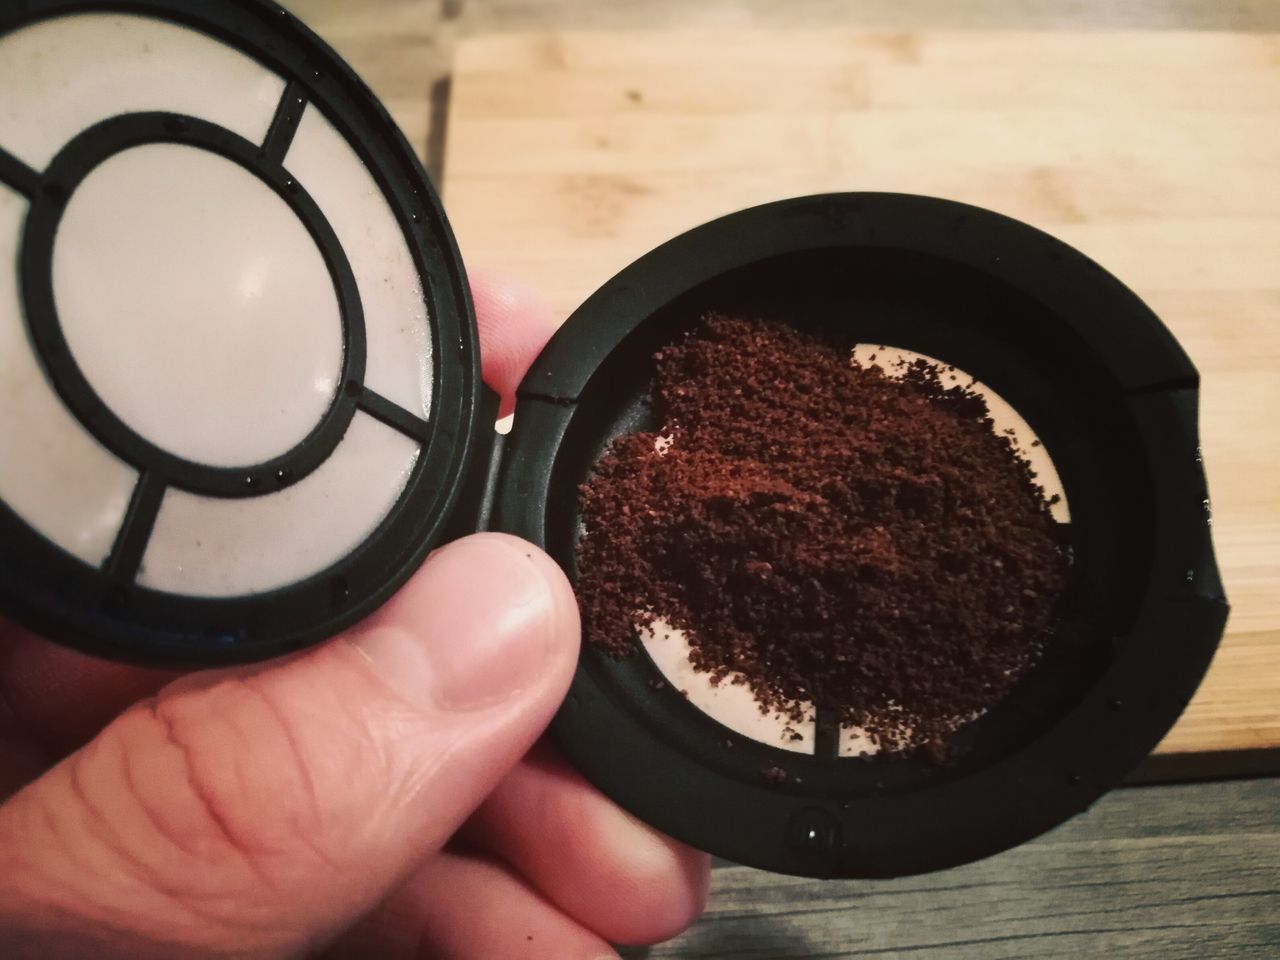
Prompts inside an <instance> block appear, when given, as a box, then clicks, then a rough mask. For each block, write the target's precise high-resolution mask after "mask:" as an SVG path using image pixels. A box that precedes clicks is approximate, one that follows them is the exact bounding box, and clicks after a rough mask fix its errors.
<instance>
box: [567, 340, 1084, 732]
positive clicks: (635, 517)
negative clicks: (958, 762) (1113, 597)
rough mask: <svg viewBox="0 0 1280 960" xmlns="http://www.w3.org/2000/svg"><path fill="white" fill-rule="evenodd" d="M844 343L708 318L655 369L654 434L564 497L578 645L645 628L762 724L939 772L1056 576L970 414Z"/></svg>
mask: <svg viewBox="0 0 1280 960" xmlns="http://www.w3.org/2000/svg"><path fill="white" fill-rule="evenodd" d="M852 346H853V345H852V344H849V343H845V344H839V343H833V342H829V341H826V340H823V339H819V338H817V337H815V336H810V335H807V334H802V333H800V332H797V331H796V330H795V329H793V328H791V327H788V326H785V325H782V324H779V323H775V322H766V321H757V320H747V319H738V318H732V317H726V316H716V315H712V316H707V317H705V318H704V319H703V320H702V322H701V324H700V326H699V327H698V328H697V329H696V330H695V331H694V332H693V333H691V334H690V335H688V336H687V337H686V338H685V339H683V340H682V341H681V342H679V343H677V344H675V345H673V346H670V347H668V348H665V349H663V350H662V351H660V352H659V353H658V354H656V356H655V364H656V377H655V388H654V401H655V404H656V407H657V411H658V413H659V415H660V416H661V417H662V418H663V421H664V424H665V425H664V426H663V428H662V430H661V431H660V432H659V433H641V434H632V435H629V436H624V437H621V438H619V439H618V440H617V441H616V442H615V443H614V444H613V445H612V446H611V448H610V449H609V451H608V452H607V453H606V455H605V456H604V457H603V458H602V459H601V461H600V462H599V464H598V465H597V468H596V471H595V473H594V475H593V477H592V478H591V480H590V481H589V482H588V483H587V484H585V485H584V486H583V487H582V488H581V506H582V515H583V521H584V531H585V532H584V535H583V537H582V539H581V541H580V545H579V570H580V574H579V580H578V593H579V597H580V599H581V603H582V610H583V616H584V625H585V631H586V636H587V638H588V640H589V642H591V643H593V644H596V645H597V646H600V647H603V648H604V649H606V650H608V651H610V652H611V653H614V654H617V655H626V654H628V653H629V652H632V651H634V650H635V649H636V644H637V643H638V639H637V630H636V628H637V625H647V624H652V622H653V621H654V620H655V619H662V620H664V621H666V622H667V623H669V624H671V625H672V626H673V627H675V628H677V629H680V630H683V631H685V632H686V634H687V635H688V638H689V641H690V644H691V647H692V653H691V659H692V661H693V663H694V665H695V667H697V668H699V669H701V670H704V671H707V672H709V673H710V674H711V677H712V680H713V682H721V681H724V680H725V679H730V680H731V681H732V682H740V683H746V684H748V685H749V686H750V689H751V690H752V691H753V692H754V694H755V696H756V698H757V700H758V701H759V702H760V705H761V709H762V710H767V711H773V710H776V711H780V712H781V713H782V714H784V715H785V716H786V717H787V718H788V719H789V720H791V721H793V722H798V721H802V720H804V719H807V717H806V713H807V708H806V707H805V706H804V705H805V704H806V703H815V702H817V703H823V704H828V705H830V706H832V707H834V708H836V709H838V710H839V712H840V715H841V718H842V720H843V722H845V723H847V724H852V725H856V726H858V727H861V728H863V729H864V730H865V731H867V733H868V734H869V735H870V737H871V739H872V740H873V742H875V743H876V744H877V745H878V746H879V747H880V750H881V752H882V753H885V754H894V753H902V752H905V751H910V750H914V749H916V748H921V747H925V748H929V749H930V750H931V751H932V752H934V753H936V752H937V751H938V749H939V747H940V745H941V744H943V743H944V742H945V740H946V738H947V736H948V734H950V733H951V732H953V731H954V730H955V729H956V728H957V727H958V726H960V725H961V724H963V723H964V722H965V721H967V720H968V719H970V718H972V717H974V716H975V715H977V714H979V713H981V712H982V711H984V710H986V709H987V708H989V707H990V706H992V705H993V704H994V703H995V702H996V701H997V700H999V699H1000V698H1001V697H1002V696H1003V695H1004V694H1005V693H1007V691H1008V690H1009V689H1010V687H1011V686H1012V685H1013V684H1014V683H1015V682H1016V681H1017V679H1018V678H1019V676H1020V675H1021V674H1022V673H1023V672H1024V671H1025V670H1026V669H1027V668H1028V666H1030V665H1031V664H1032V663H1033V662H1034V661H1035V660H1036V659H1037V658H1038V657H1039V656H1040V654H1041V653H1042V651H1043V649H1044V648H1045V646H1046V644H1048V643H1049V642H1050V640H1051V637H1052V633H1053V626H1054V623H1055V619H1056V617H1057V612H1058V605H1059V601H1060V598H1061V595H1062V591H1063V585H1064V580H1065V576H1066V569H1067V565H1068V555H1067V553H1066V550H1065V548H1064V547H1063V546H1062V544H1061V543H1060V540H1059V537H1058V536H1057V535H1056V526H1055V523H1054V521H1053V519H1052V517H1051V516H1050V513H1049V509H1048V508H1049V504H1048V503H1047V501H1046V499H1045V496H1044V492H1043V490H1042V489H1041V488H1040V487H1039V486H1038V485H1037V484H1036V482H1035V478H1034V475H1033V473H1032V472H1031V470H1030V468H1029V467H1028V466H1027V464H1026V462H1025V460H1023V459H1022V457H1021V456H1020V455H1019V454H1018V451H1017V448H1016V447H1015V445H1014V443H1013V441H1012V439H1011V438H1010V437H1009V436H1003V435H999V434H997V433H996V432H995V430H994V428H993V425H992V422H991V420H990V418H989V417H988V415H987V407H986V404H985V402H984V401H983V399H982V398H981V397H980V396H978V395H976V394H974V393H973V392H972V391H971V390H969V389H968V388H967V387H965V386H964V385H961V384H960V383H958V382H957V378H956V375H955V374H954V372H952V371H949V370H941V369H939V368H938V367H936V366H934V365H932V364H929V363H927V362H925V361H922V360H921V361H915V362H914V363H911V364H909V365H906V366H905V367H904V368H903V369H899V370H890V371H886V370H884V369H882V368H881V367H880V366H878V365H876V364H874V363H872V364H870V365H862V364H859V363H857V362H855V361H854V360H853V359H852V356H851V348H852ZM810 715H811V713H810Z"/></svg>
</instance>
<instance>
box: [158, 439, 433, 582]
mask: <svg viewBox="0 0 1280 960" xmlns="http://www.w3.org/2000/svg"><path fill="white" fill-rule="evenodd" d="M417 458H418V446H417V444H416V443H415V442H414V441H413V440H410V439H409V438H408V437H406V436H404V435H403V434H400V433H397V432H396V431H394V430H392V429H391V428H390V427H387V426H384V425H383V424H381V423H379V422H378V421H376V420H374V419H373V418H371V417H369V416H366V415H364V414H357V415H356V417H355V419H354V420H353V421H352V422H351V426H350V428H349V429H348V430H347V435H346V437H345V438H343V441H342V443H340V444H338V448H337V449H336V450H335V451H334V452H333V455H332V456H330V457H329V459H328V460H326V461H325V462H324V463H323V464H322V465H321V466H320V467H319V468H318V469H317V470H316V471H315V472H314V473H311V474H310V475H308V476H307V477H305V478H304V479H302V480H300V481H299V482H298V483H296V484H294V485H293V486H291V487H287V488H285V489H284V490H280V491H277V492H275V493H270V494H267V495H265V496H261V497H252V498H248V499H240V500H223V499H218V498H214V497H202V496H196V495H194V494H190V493H185V492H183V491H181V490H169V491H168V492H167V493H166V494H165V497H164V502H163V503H162V504H161V507H160V514H159V516H158V517H157V518H156V525H155V529H154V531H153V533H152V535H151V541H150V543H149V544H148V545H147V551H146V553H145V555H144V556H143V559H142V568H141V570H140V571H139V574H138V582H139V583H140V584H141V585H142V586H144V587H151V588H153V589H156V590H165V591H168V592H170V593H182V594H189V595H192V596H201V597H230V596H237V595H241V594H250V593H261V592H265V591H267V590H272V589H274V588H277V587H283V586H287V585H288V584H291V583H295V582H297V581H299V580H302V579H304V578H305V577H309V576H311V575H312V574H315V573H318V572H319V571H321V570H323V569H324V568H325V567H328V566H330V565H331V564H333V563H334V562H336V561H338V560H340V559H342V558H343V557H344V556H346V555H347V554H348V553H350V552H351V551H352V550H353V549H354V548H355V547H357V546H359V545H360V543H361V542H363V541H364V540H365V538H366V537H368V536H369V534H371V533H372V532H373V530H374V529H375V528H376V527H377V525H378V524H379V523H380V522H381V521H382V519H383V518H384V517H385V516H386V515H387V513H388V511H389V510H390V509H391V507H392V506H393V505H394V504H395V502H396V500H397V499H398V498H399V497H400V494H401V493H402V492H403V491H404V486H405V482H406V480H407V479H408V476H409V473H410V471H411V470H412V469H413V465H414V464H415V463H416V462H417Z"/></svg>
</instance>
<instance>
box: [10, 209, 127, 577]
mask: <svg viewBox="0 0 1280 960" xmlns="http://www.w3.org/2000/svg"><path fill="white" fill-rule="evenodd" d="M26 212H27V201H26V198H24V197H22V196H19V195H18V194H17V193H14V192H13V191H12V190H10V189H9V188H8V187H6V186H4V185H3V184H0V264H3V265H5V269H0V500H3V501H4V502H5V503H6V504H8V506H9V508H10V509H12V510H13V511H14V512H15V513H17V514H18V516H20V517H21V518H22V519H23V520H25V521H26V522H27V523H28V524H29V525H30V526H32V527H33V528H34V529H36V530H37V531H39V532H40V533H41V534H43V535H44V536H45V537H47V538H48V539H49V540H51V541H52V542H53V543H56V544H57V545H58V546H60V547H61V548H62V549H64V550H66V551H67V552H68V553H71V554H73V555H74V556H76V557H79V558H80V559H81V560H83V561H85V562H86V563H89V564H92V565H94V566H96V565H98V564H100V563H101V562H102V561H103V559H104V558H105V557H106V555H107V553H108V552H109V551H110V550H111V545H112V543H113V542H114V540H115V536H116V531H117V530H118V529H119V528H120V522H121V520H122V519H123V518H124V512H125V509H126V508H127V507H128V505H129V497H130V496H131V495H132V493H133V486H134V483H135V481H136V480H137V474H136V472H135V471H134V470H133V468H132V467H130V466H128V465H127V464H125V463H122V462H121V461H120V460H118V459H117V458H116V457H115V456H113V455H112V454H111V453H110V452H109V451H108V450H107V449H106V448H104V447H103V446H101V445H100V444H99V443H98V441H97V440H95V439H94V438H93V437H92V436H91V435H90V434H89V432H88V431H87V430H85V428H84V427H82V426H81V425H80V421H78V420H76V419H75V417H73V416H72V415H71V413H70V412H69V411H68V410H67V408H66V407H65V406H63V404H62V400H61V399H59V397H58V395H57V394H56V393H55V392H54V389H53V386H52V385H51V384H50V383H49V381H48V379H47V378H46V377H45V374H44V370H43V369H42V368H41V367H40V363H39V361H38V360H37V359H36V355H35V353H34V352H33V351H32V349H31V341H30V338H29V337H28V336H27V330H26V326H25V324H24V323H23V319H22V309H21V307H20V305H19V301H18V274H17V271H16V270H15V269H14V267H13V266H12V264H13V263H14V261H15V259H16V252H17V248H18V236H19V231H20V230H21V227H22V222H23V219H24V218H25V216H26Z"/></svg>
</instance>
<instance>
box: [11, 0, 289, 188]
mask: <svg viewBox="0 0 1280 960" xmlns="http://www.w3.org/2000/svg"><path fill="white" fill-rule="evenodd" d="M0 90H3V91H5V100H4V106H3V109H0V147H3V148H4V149H5V150H7V151H9V152H10V153H12V154H13V155H14V156H16V157H17V158H18V159H19V160H22V161H23V162H25V163H26V164H27V165H28V166H30V167H32V168H33V169H35V170H43V169H44V168H45V167H46V166H48V164H49V161H50V160H51V159H53V156H54V154H56V153H57V152H58V151H59V150H60V149H61V148H62V146H63V145H64V144H65V143H66V142H67V141H68V140H70V139H71V138H72V137H74V136H75V135H76V134H78V133H79V132H80V131H81V130H83V129H85V128H86V127H89V126H92V125H93V124H95V123H97V122H99V121H100V120H105V119H107V118H108V117H111V116H115V115H116V114H121V113H137V112H143V111H149V110H164V111H169V112H172V113H186V114H190V115H191V116H194V117H201V118H203V119H205V120H208V121H210V122H212V123H217V124H220V125H221V126H224V127H226V128H227V129H228V130H232V131H234V132H235V133H238V134H240V135H241V136H242V137H244V138H245V139H246V140H250V141H252V142H254V143H260V142H261V141H262V138H263V137H264V136H266V133H267V127H268V126H269V125H270V123H271V117H272V115H273V113H274V112H275V108H276V104H277V102H278V101H279V100H280V95H281V93H282V92H283V91H284V81H283V80H282V79H281V78H280V77H278V76H276V75H275V74H274V73H272V72H270V71H269V70H267V69H266V68H265V67H263V66H262V65H261V64H259V63H258V62H257V61H256V60H254V59H252V58H251V57H248V56H246V55H245V54H243V53H240V52H239V51H237V50H234V49H232V48H231V47H228V46H227V45H225V44H223V43H220V42H219V41H217V40H215V39H213V38H212V37H208V36H205V35H204V34H203V33H199V32H198V31H195V30H189V29H187V28H186V27H181V26H178V25H177V24H173V23H166V22H164V21H161V20H155V19H152V18H150V17H142V16H133V15H130V14H120V13H109V14H108V13H82V14H75V15H72V16H64V17H56V18H52V19H49V20H42V21H40V22H38V23H35V24H32V25H31V26H28V27H24V28H22V29H21V30H15V31H14V32H13V33H10V34H8V35H6V36H5V37H2V38H0Z"/></svg>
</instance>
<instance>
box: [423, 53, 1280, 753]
mask: <svg viewBox="0 0 1280 960" xmlns="http://www.w3.org/2000/svg"><path fill="white" fill-rule="evenodd" d="M1277 116H1280V35H1277V34H1255V35H1251V34H1232V33H1213V32H1206V33H1190V32H1163V33H1150V32H1147V33H1138V32H1129V33H1110V32H1099V33H1067V32H1054V33H1049V32H1014V31H1003V32H984V31H968V32H959V31H957V32H936V31H935V32H921V33H917V32H892V33H866V32H858V31H824V32H810V31H771V32H765V31H754V30H741V31H725V30H715V31H704V32H689V31H682V32H661V33H659V32H653V33H645V32H627V33H621V32H618V33H614V32H567V33H566V32H554V33H535V34H519V33H515V34H502V35H492V36H485V37H476V38H472V39H470V40H465V41H463V42H462V43H461V44H460V46H459V48H458V51H457V60H456V64H455V70H454V77H453V88H452V95H451V103H450V111H449V118H450V119H449V128H448V133H447V137H446V144H447V146H446V157H445V183H444V192H445V202H446V206H447V208H448V210H449V215H450V218H451V220H452V222H453V224H454V226H455V229H456V230H457V233H458V238H459V241H460V244H461V246H462V250H463V254H464V256H465V257H466V258H467V260H468V261H469V262H470V263H474V264H483V265H485V266H486V267H488V268H491V269H497V270H503V271H509V272H511V273H513V274H517V275H520V276H522V277H525V278H527V279H529V280H530V281H531V282H532V283H534V284H535V285H537V286H538V287H539V288H540V289H541V290H543V291H545V293H546V295H547V296H548V297H549V298H550V300H551V302H552V304H553V306H554V309H555V310H556V311H557V313H558V314H559V315H561V316H567V314H568V313H569V312H570V311H571V310H572V309H573V307H574V306H575V305H576V304H578V303H579V302H581V301H582V300H583V299H584V298H585V297H586V296H587V295H588V294H589V293H590V292H591V291H592V290H593V289H595V287H597V286H598V285H599V284H600V283H601V282H603V281H604V280H606V279H607V278H608V277H609V276H611V275H612V274H613V273H614V272H615V271H617V270H618V269H619V268H621V267H622V266H624V265H626V264H627V263H628V262H630V261H631V260H632V259H634V258H635V257H637V256H639V255H640V254H642V253H644V252H645V251H647V250H648V249H650V248H652V247H653V246H655V245H656V244H658V243H660V242H662V241H663V240H665V239H667V238H669V237H671V236H674V235H675V234H677V233H679V232H681V231H683V230H685V229H688V228H689V227H692V226H694V225H696V224H698V223H700V222H703V221H705V220H707V219H709V218H711V217H714V216H717V215H719V214H723V213H726V212H729V211H732V210H734V209H738V208H741V207H744V206H748V205H751V204H754V203H760V202H764V201H768V200H772V199H777V198H780V197H785V196H792V195H798V194H805V193H816V192H822V191H828V190H896V191H905V192H916V193H925V194H934V195H939V196H945V197H950V198H953V199H957V200H963V201H967V202H970V203H976V204H979V205H981V206H986V207H990V208H993V209H995V210H998V211H1000V212H1003V213H1006V214H1009V215H1011V216H1014V217H1017V218H1019V219H1022V220H1026V221H1028V222H1030V223H1032V224H1034V225H1036V226H1038V227H1041V228H1043V229H1045V230H1048V231H1050V232H1051V233H1054V234H1056V235H1057V236H1059V237H1061V238H1062V239H1064V240H1065V241H1067V242H1068V243H1071V244H1073V245H1074V246H1076V247H1078V248H1080V249H1081V250H1083V251H1084V252H1085V253H1087V254H1088V255H1090V256H1091V257H1093V258H1094V259H1096V260H1098V261H1100V262H1101V263H1102V264H1104V265H1105V266H1107V267H1108V269H1110V270H1111V271H1112V272H1113V273H1115V274H1116V275H1117V276H1118V277H1120V279H1121V280H1123V281H1124V282H1126V283H1127V284H1129V285H1130V286H1131V287H1133V288H1134V289H1135V290H1136V291H1137V292H1138V293H1139V294H1140V295H1141V296H1142V297H1144V298H1145V299H1146V300H1147V302H1148V303H1150V305H1151V306H1152V307H1153V308H1154V309H1155V311H1156V312H1157V313H1158V314H1159V315H1160V316H1161V317H1162V318H1163V319H1164V321H1165V322H1166V323H1167V324H1168V325H1169V327H1170V328H1171V329H1172V330H1173V331H1174V333H1175V334H1176V335H1177V336H1178V337H1179V339H1180V340H1181V341H1182V343H1183V344H1184V345H1185V347H1186V349H1187V351H1188V352H1189V353H1190V355H1191V357H1192V358H1193V360H1194V361H1195V362H1196V364H1197V365H1198V366H1199V368H1200V370H1201V373H1202V375H1203V392H1202V410H1201V418H1202V419H1201V424H1202V433H1203V446H1204V451H1205V458H1206V463H1207V466H1208V470H1209V480H1210V492H1211V495H1212V498H1213V515H1214V530H1215V540H1216V544H1217V550H1218V557H1219V562H1220V564H1221V567H1222V570H1223V574H1224V579H1225V582H1226V586H1227V592H1228V595H1229V597H1230V600H1231V603H1232V607H1233V610H1232V616H1231V621H1230V624H1229V626H1228V633H1227V636H1226V638H1225V639H1224V641H1223V644H1222V647H1221V649H1220V651H1219V653H1218V656H1217V658H1216V660H1215V662H1214V664H1213V667H1212V669H1211V671H1210V674H1209V676H1208V677H1207V678H1206V680H1205V682H1204V684H1203V686H1202V687H1201V690H1200V692H1199V694H1198V695H1197V696H1196V698H1195V699H1194V700H1193V702H1192V703H1191V705H1190V706H1189V708H1188V709H1187V711H1186V713H1185V714H1184V716H1183V718H1182V720H1181V721H1180V722H1179V723H1178V725H1177V726H1176V727H1175V728H1174V730H1173V731H1172V732H1171V733H1170V734H1169V736H1168V737H1167V738H1166V740H1165V741H1164V743H1163V744H1162V745H1161V747H1160V751H1162V752H1164V753H1166V754H1195V755H1200V754H1206V753H1209V754H1212V753H1215V752H1222V751H1249V750H1253V751H1257V750H1274V749H1275V748H1277V747H1280V416H1277V415H1276V413H1275V411H1278V410H1280V269H1278V267H1277V264H1280V176H1277V171H1278V170H1280V122H1277V119H1276V118H1277Z"/></svg>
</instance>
